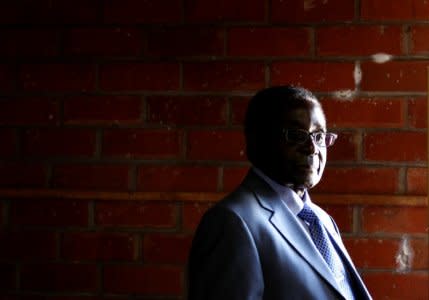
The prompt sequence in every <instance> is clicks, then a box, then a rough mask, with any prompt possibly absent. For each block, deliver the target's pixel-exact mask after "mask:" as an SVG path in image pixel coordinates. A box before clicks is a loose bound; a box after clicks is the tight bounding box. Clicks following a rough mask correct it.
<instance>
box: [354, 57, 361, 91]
mask: <svg viewBox="0 0 429 300" xmlns="http://www.w3.org/2000/svg"><path fill="white" fill-rule="evenodd" d="M353 78H354V80H355V86H356V87H357V86H358V85H359V84H360V82H361V80H362V69H361V68H360V62H359V61H356V62H355V69H354V71H353Z"/></svg>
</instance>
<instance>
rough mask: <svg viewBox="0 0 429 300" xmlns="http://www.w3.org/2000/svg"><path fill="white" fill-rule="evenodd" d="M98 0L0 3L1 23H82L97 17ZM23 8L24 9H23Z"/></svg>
mask: <svg viewBox="0 0 429 300" xmlns="http://www.w3.org/2000/svg"><path fill="white" fill-rule="evenodd" d="M98 6H99V2H98V1H96V0H90V1H88V0H77V1H74V2H73V3H71V2H69V1H51V0H41V1H32V0H22V1H17V2H15V1H11V2H9V1H8V2H4V3H1V5H0V23H2V24H20V23H24V24H55V23H58V24H65V23H72V24H82V23H91V22H94V21H95V20H96V19H97V15H98V9H99V7H98ZM24 8H25V9H24Z"/></svg>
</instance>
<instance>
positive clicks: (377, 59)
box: [371, 53, 392, 64]
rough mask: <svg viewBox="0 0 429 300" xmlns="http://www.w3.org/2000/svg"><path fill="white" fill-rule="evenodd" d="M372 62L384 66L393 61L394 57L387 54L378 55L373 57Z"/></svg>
mask: <svg viewBox="0 0 429 300" xmlns="http://www.w3.org/2000/svg"><path fill="white" fill-rule="evenodd" d="M371 58H372V61H373V62H375V63H377V64H384V63H385V62H388V61H389V60H391V59H392V55H390V54H386V53H376V54H373V55H371Z"/></svg>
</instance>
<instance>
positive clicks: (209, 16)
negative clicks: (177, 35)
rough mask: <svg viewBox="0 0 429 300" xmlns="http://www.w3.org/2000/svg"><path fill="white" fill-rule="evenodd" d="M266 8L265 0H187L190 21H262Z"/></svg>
mask: <svg viewBox="0 0 429 300" xmlns="http://www.w3.org/2000/svg"><path fill="white" fill-rule="evenodd" d="M265 9H266V7H265V3H264V1H259V0H247V1H245V0H236V1H228V0H219V1H216V2H212V1H204V0H186V1H185V18H186V21H190V22H211V21H236V22H262V21H264V19H265Z"/></svg>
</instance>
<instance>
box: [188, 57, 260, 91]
mask: <svg viewBox="0 0 429 300" xmlns="http://www.w3.org/2000/svg"><path fill="white" fill-rule="evenodd" d="M264 80H265V71H264V65H263V64H262V63H259V62H205V63H187V64H185V65H184V87H185V89H186V90H203V91H217V90H221V91H231V90H244V91H248V90H251V91H253V90H259V89H260V88H262V87H264Z"/></svg>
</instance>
